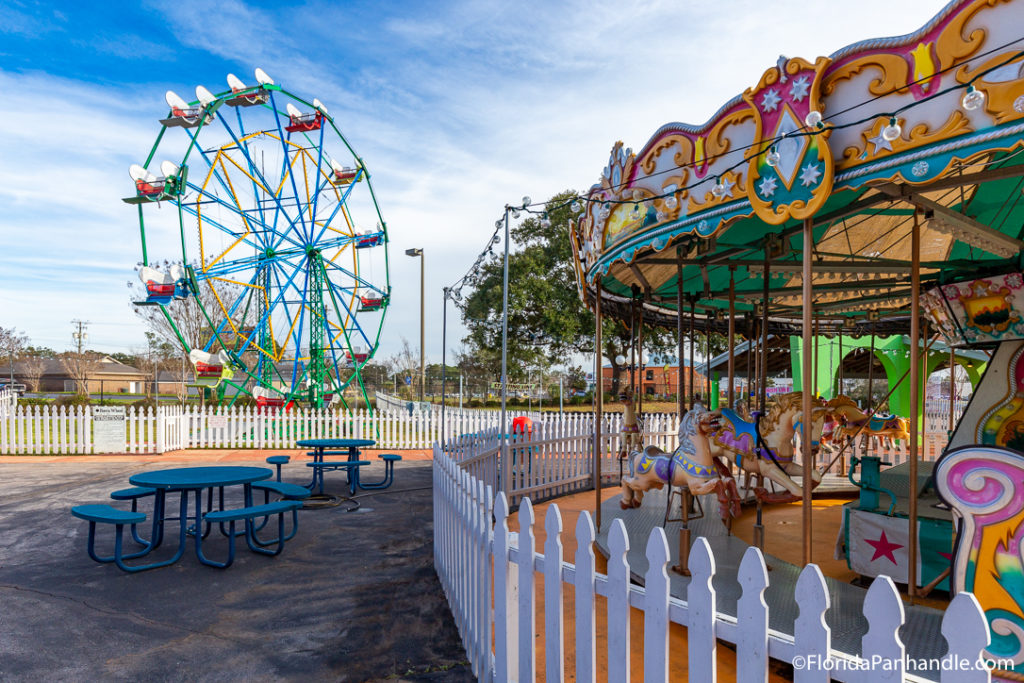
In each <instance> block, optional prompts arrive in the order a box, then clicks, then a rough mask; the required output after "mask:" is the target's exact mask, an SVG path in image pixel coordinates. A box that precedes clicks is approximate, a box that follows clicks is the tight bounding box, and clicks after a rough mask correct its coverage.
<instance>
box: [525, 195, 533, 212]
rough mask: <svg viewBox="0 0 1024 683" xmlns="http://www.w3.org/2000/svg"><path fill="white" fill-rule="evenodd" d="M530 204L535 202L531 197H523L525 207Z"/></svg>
mask: <svg viewBox="0 0 1024 683" xmlns="http://www.w3.org/2000/svg"><path fill="white" fill-rule="evenodd" d="M530 204H533V200H532V199H530V198H529V197H528V196H527V197H523V208H524V209H525V208H526V207H528V206H529V205H530Z"/></svg>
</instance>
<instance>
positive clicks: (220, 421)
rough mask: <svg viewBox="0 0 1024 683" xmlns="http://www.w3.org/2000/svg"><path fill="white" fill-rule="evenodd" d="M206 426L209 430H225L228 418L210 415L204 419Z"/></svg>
mask: <svg viewBox="0 0 1024 683" xmlns="http://www.w3.org/2000/svg"><path fill="white" fill-rule="evenodd" d="M206 426H207V428H209V429H225V428H226V427H227V426H228V416H227V415H211V416H210V417H208V418H206Z"/></svg>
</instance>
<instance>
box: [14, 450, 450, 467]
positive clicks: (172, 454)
mask: <svg viewBox="0 0 1024 683" xmlns="http://www.w3.org/2000/svg"><path fill="white" fill-rule="evenodd" d="M381 453H398V454H399V455H401V456H402V461H403V462H417V461H423V460H432V459H433V456H432V453H431V451H430V449H426V448H423V449H411V450H370V449H366V448H364V449H362V457H363V459H364V460H370V461H376V460H377V456H378V455H379V454H381ZM271 455H290V456H292V460H293V461H296V460H301V459H302V458H305V457H306V451H304V450H301V449H291V450H289V449H280V448H246V449H237V450H231V449H219V448H208V449H205V448H204V449H198V448H194V449H189V450H182V451H168V452H166V453H159V454H153V453H110V454H106V455H0V465H3V464H28V463H44V462H78V463H83V464H85V463H89V464H91V463H108V464H112V463H132V462H136V463H151V462H152V463H181V462H184V463H203V462H262V461H265V460H266V458H267V456H271Z"/></svg>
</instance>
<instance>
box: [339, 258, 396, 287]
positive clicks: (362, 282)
mask: <svg viewBox="0 0 1024 683" xmlns="http://www.w3.org/2000/svg"><path fill="white" fill-rule="evenodd" d="M331 265H332V266H334V268H335V269H336V270H338V271H339V272H341V273H343V274H344V275H346V276H347V277H350V278H352V281H353V282H354V283H355V286H354V287H352V288H351V291H352V293H353V294H355V293H356V290H357V289H359V288H360V287H362V288H365V289H370V290H373V291H374V292H377V293H378V294H387V292H385V291H384V290H383V289H381V288H380V287H378V286H376V285H375V284H373V283H372V282H370V281H369V280H367V279H365V278H363V277H360V276H359V275H358V274H356V273H353V272H352V271H350V270H348V269H347V268H345V267H344V266H339V265H338V264H336V263H334V261H331Z"/></svg>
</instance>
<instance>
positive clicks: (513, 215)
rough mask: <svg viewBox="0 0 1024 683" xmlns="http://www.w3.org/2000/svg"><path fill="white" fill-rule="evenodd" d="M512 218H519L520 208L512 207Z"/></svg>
mask: <svg viewBox="0 0 1024 683" xmlns="http://www.w3.org/2000/svg"><path fill="white" fill-rule="evenodd" d="M512 218H519V209H512Z"/></svg>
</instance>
